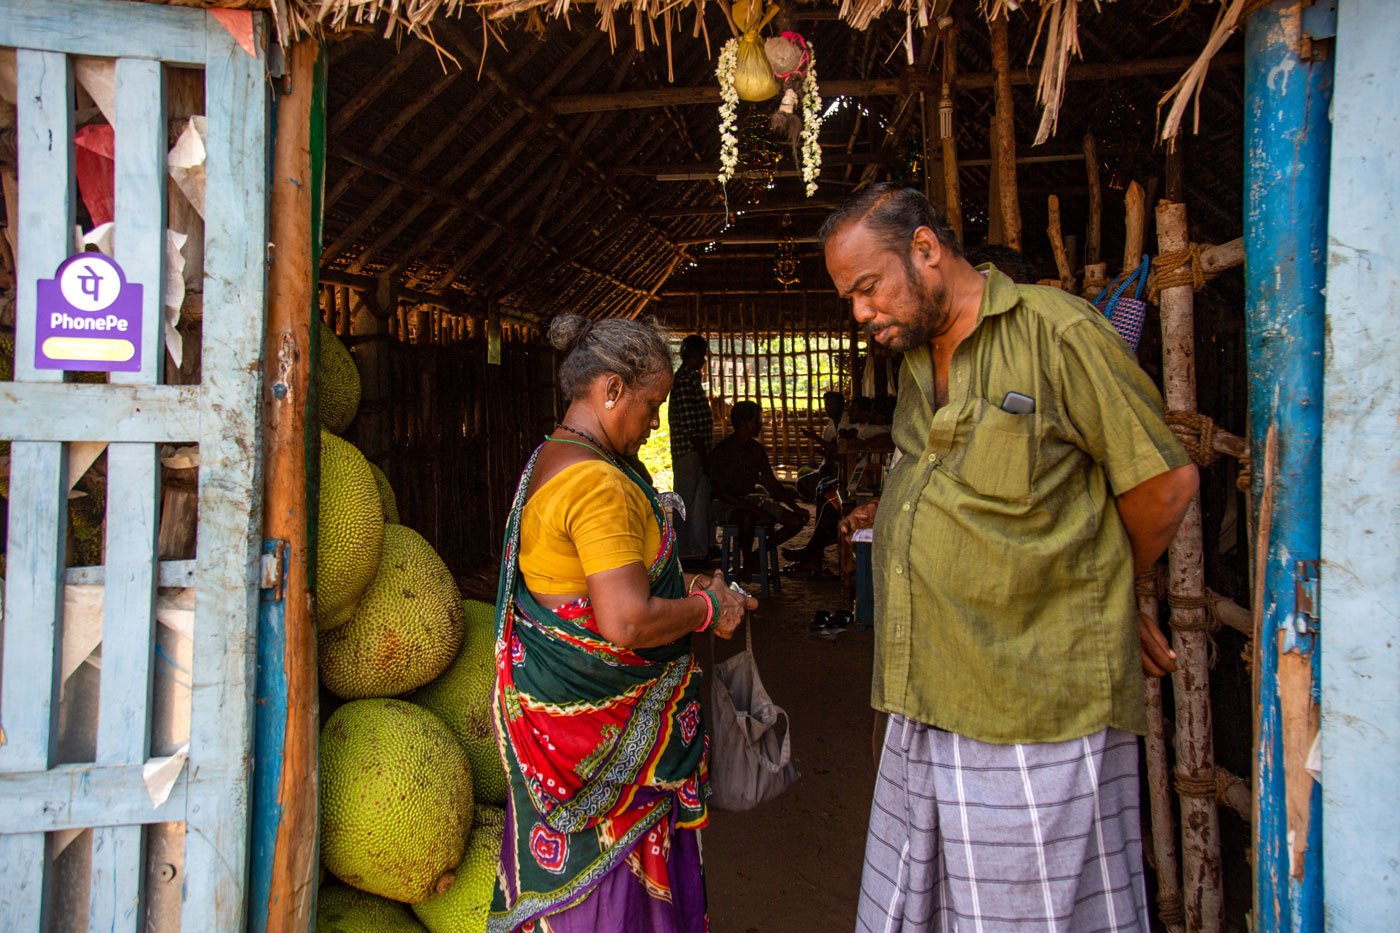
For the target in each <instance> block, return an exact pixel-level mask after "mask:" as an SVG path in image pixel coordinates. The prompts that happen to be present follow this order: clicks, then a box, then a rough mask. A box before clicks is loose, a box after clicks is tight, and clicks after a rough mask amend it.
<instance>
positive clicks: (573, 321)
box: [547, 314, 593, 353]
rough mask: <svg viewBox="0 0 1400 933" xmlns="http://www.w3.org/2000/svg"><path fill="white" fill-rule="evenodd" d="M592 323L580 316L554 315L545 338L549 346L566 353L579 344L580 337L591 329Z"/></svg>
mask: <svg viewBox="0 0 1400 933" xmlns="http://www.w3.org/2000/svg"><path fill="white" fill-rule="evenodd" d="M592 326H593V321H592V320H590V319H589V318H586V317H584V316H583V315H582V314H556V315H555V316H554V317H553V318H551V319H550V321H549V332H548V334H547V338H548V340H549V343H550V346H552V347H554V349H556V350H558V351H559V352H560V353H568V352H569V351H570V350H572V349H573V348H574V346H575V345H576V344H577V343H578V342H579V337H580V335H583V334H586V333H587V332H588V331H589V330H591V329H592Z"/></svg>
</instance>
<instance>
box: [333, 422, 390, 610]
mask: <svg viewBox="0 0 1400 933" xmlns="http://www.w3.org/2000/svg"><path fill="white" fill-rule="evenodd" d="M317 521H318V526H317V531H316V534H317V539H316V627H317V628H318V629H320V630H321V631H322V632H325V631H329V630H330V629H333V628H335V627H336V626H339V625H343V624H344V623H346V622H348V621H349V620H350V617H351V616H352V615H354V613H355V606H356V605H357V604H358V603H359V601H360V597H361V596H363V595H364V593H365V590H367V589H369V585H370V583H371V582H372V581H373V580H374V575H375V574H376V573H377V572H378V571H379V555H380V551H381V548H382V546H383V541H384V512H383V510H382V509H381V508H380V505H379V487H378V486H377V485H376V484H375V482H374V473H373V472H371V471H370V468H369V461H368V460H366V459H365V458H364V455H363V454H361V453H360V452H359V451H358V450H356V449H355V447H354V445H353V444H351V443H350V442H349V441H343V440H341V439H340V438H338V437H336V436H335V435H334V434H332V433H330V432H329V431H326V430H324V429H323V430H322V431H321V502H320V507H319V510H318V512H317Z"/></svg>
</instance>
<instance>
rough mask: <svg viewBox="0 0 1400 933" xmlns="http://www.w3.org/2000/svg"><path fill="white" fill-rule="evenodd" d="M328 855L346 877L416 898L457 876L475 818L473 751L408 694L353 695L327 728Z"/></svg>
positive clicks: (383, 892) (323, 759) (323, 748)
mask: <svg viewBox="0 0 1400 933" xmlns="http://www.w3.org/2000/svg"><path fill="white" fill-rule="evenodd" d="M320 765H321V863H322V864H323V865H325V866H326V868H327V869H329V870H330V872H331V874H333V875H335V876H336V877H337V878H339V879H340V880H341V881H344V882H345V883H346V884H349V885H351V886H352V887H355V888H359V889H360V890H361V891H368V892H369V893H371V894H378V895H379V896H381V897H387V898H390V899H391V900H396V901H403V902H404V903H408V904H418V903H422V902H423V901H426V900H427V899H428V898H430V897H432V896H434V895H435V894H441V893H443V892H445V891H446V890H447V889H448V887H450V886H451V884H452V882H453V880H454V878H455V877H456V876H455V874H454V869H455V868H456V866H457V865H458V864H460V863H461V861H462V855H463V854H464V853H465V851H466V844H467V835H468V833H469V832H470V831H471V825H472V778H471V770H470V766H469V765H468V764H467V755H466V752H464V751H463V750H462V746H461V745H460V744H459V743H458V742H457V740H456V738H455V737H453V735H452V730H450V729H448V728H447V726H446V725H444V724H443V723H442V721H441V720H439V719H438V718H437V717H436V716H434V715H433V714H432V713H430V712H428V711H427V710H425V709H423V708H422V707H420V706H414V705H413V704H412V703H405V702H403V701H402V700H385V699H371V700H355V701H353V702H350V703H346V704H345V705H344V706H342V707H340V708H339V709H337V710H336V711H335V712H334V713H332V714H331V717H330V719H328V720H326V725H325V727H324V728H323V729H322V730H321V745H320Z"/></svg>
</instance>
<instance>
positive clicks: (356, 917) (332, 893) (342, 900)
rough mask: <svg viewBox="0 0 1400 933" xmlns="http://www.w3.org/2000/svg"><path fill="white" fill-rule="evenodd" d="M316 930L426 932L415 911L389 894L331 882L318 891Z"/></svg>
mask: <svg viewBox="0 0 1400 933" xmlns="http://www.w3.org/2000/svg"><path fill="white" fill-rule="evenodd" d="M316 933H427V930H426V928H425V927H424V926H423V924H421V923H419V922H418V920H417V919H416V918H414V916H413V911H411V910H409V909H408V908H407V907H405V906H404V905H403V904H400V903H398V902H397V901H391V900H389V899H388V898H386V897H379V896H377V895H374V894H367V893H365V892H364V891H356V890H355V889H354V888H351V887H348V886H346V885H343V884H328V885H325V886H324V887H322V888H321V890H319V891H318V892H316Z"/></svg>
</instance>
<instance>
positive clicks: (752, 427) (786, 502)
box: [710, 402, 807, 577]
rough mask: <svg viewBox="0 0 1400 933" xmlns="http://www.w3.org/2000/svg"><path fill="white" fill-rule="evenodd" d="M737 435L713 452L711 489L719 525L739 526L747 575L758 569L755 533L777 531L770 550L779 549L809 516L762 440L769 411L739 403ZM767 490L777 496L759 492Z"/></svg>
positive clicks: (732, 418) (734, 421)
mask: <svg viewBox="0 0 1400 933" xmlns="http://www.w3.org/2000/svg"><path fill="white" fill-rule="evenodd" d="M729 425H730V427H731V428H732V431H731V433H730V434H729V436H728V437H726V438H725V439H724V440H722V441H720V442H719V443H718V444H716V445H715V446H714V448H713V449H712V450H711V451H710V486H711V488H712V490H713V492H714V495H715V501H714V508H713V509H712V510H711V514H712V515H713V516H714V517H715V520H716V521H719V522H722V523H725V524H733V525H737V526H738V533H739V534H738V538H739V540H738V547H739V554H740V557H741V574H742V575H743V576H745V577H747V576H751V575H752V572H753V570H754V560H753V558H754V553H753V538H754V529H755V528H756V527H758V526H759V525H762V526H764V527H765V528H770V529H773V530H772V531H770V532H769V533H768V546H769V547H770V548H776V547H777V546H778V545H780V544H782V543H783V542H784V541H787V540H788V539H790V538H791V537H792V536H793V535H795V534H797V533H798V532H799V531H801V530H802V526H803V525H805V524H807V513H806V512H805V511H804V510H802V509H801V508H799V507H798V506H797V496H795V495H794V494H793V492H792V490H791V489H789V488H788V487H786V486H784V485H783V484H782V483H780V482H778V478H777V477H776V476H774V475H773V466H772V464H770V463H769V462H768V452H767V451H766V450H764V449H763V445H762V444H760V443H759V442H758V434H759V431H760V430H761V429H762V428H763V410H762V409H761V408H759V405H758V403H757V402H736V403H735V404H734V408H733V409H732V410H731V411H730V412H729ZM759 486H762V487H763V488H764V489H765V490H767V491H768V494H769V495H770V496H771V497H772V498H764V497H761V496H759V495H757V494H756V490H757V487H759Z"/></svg>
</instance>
